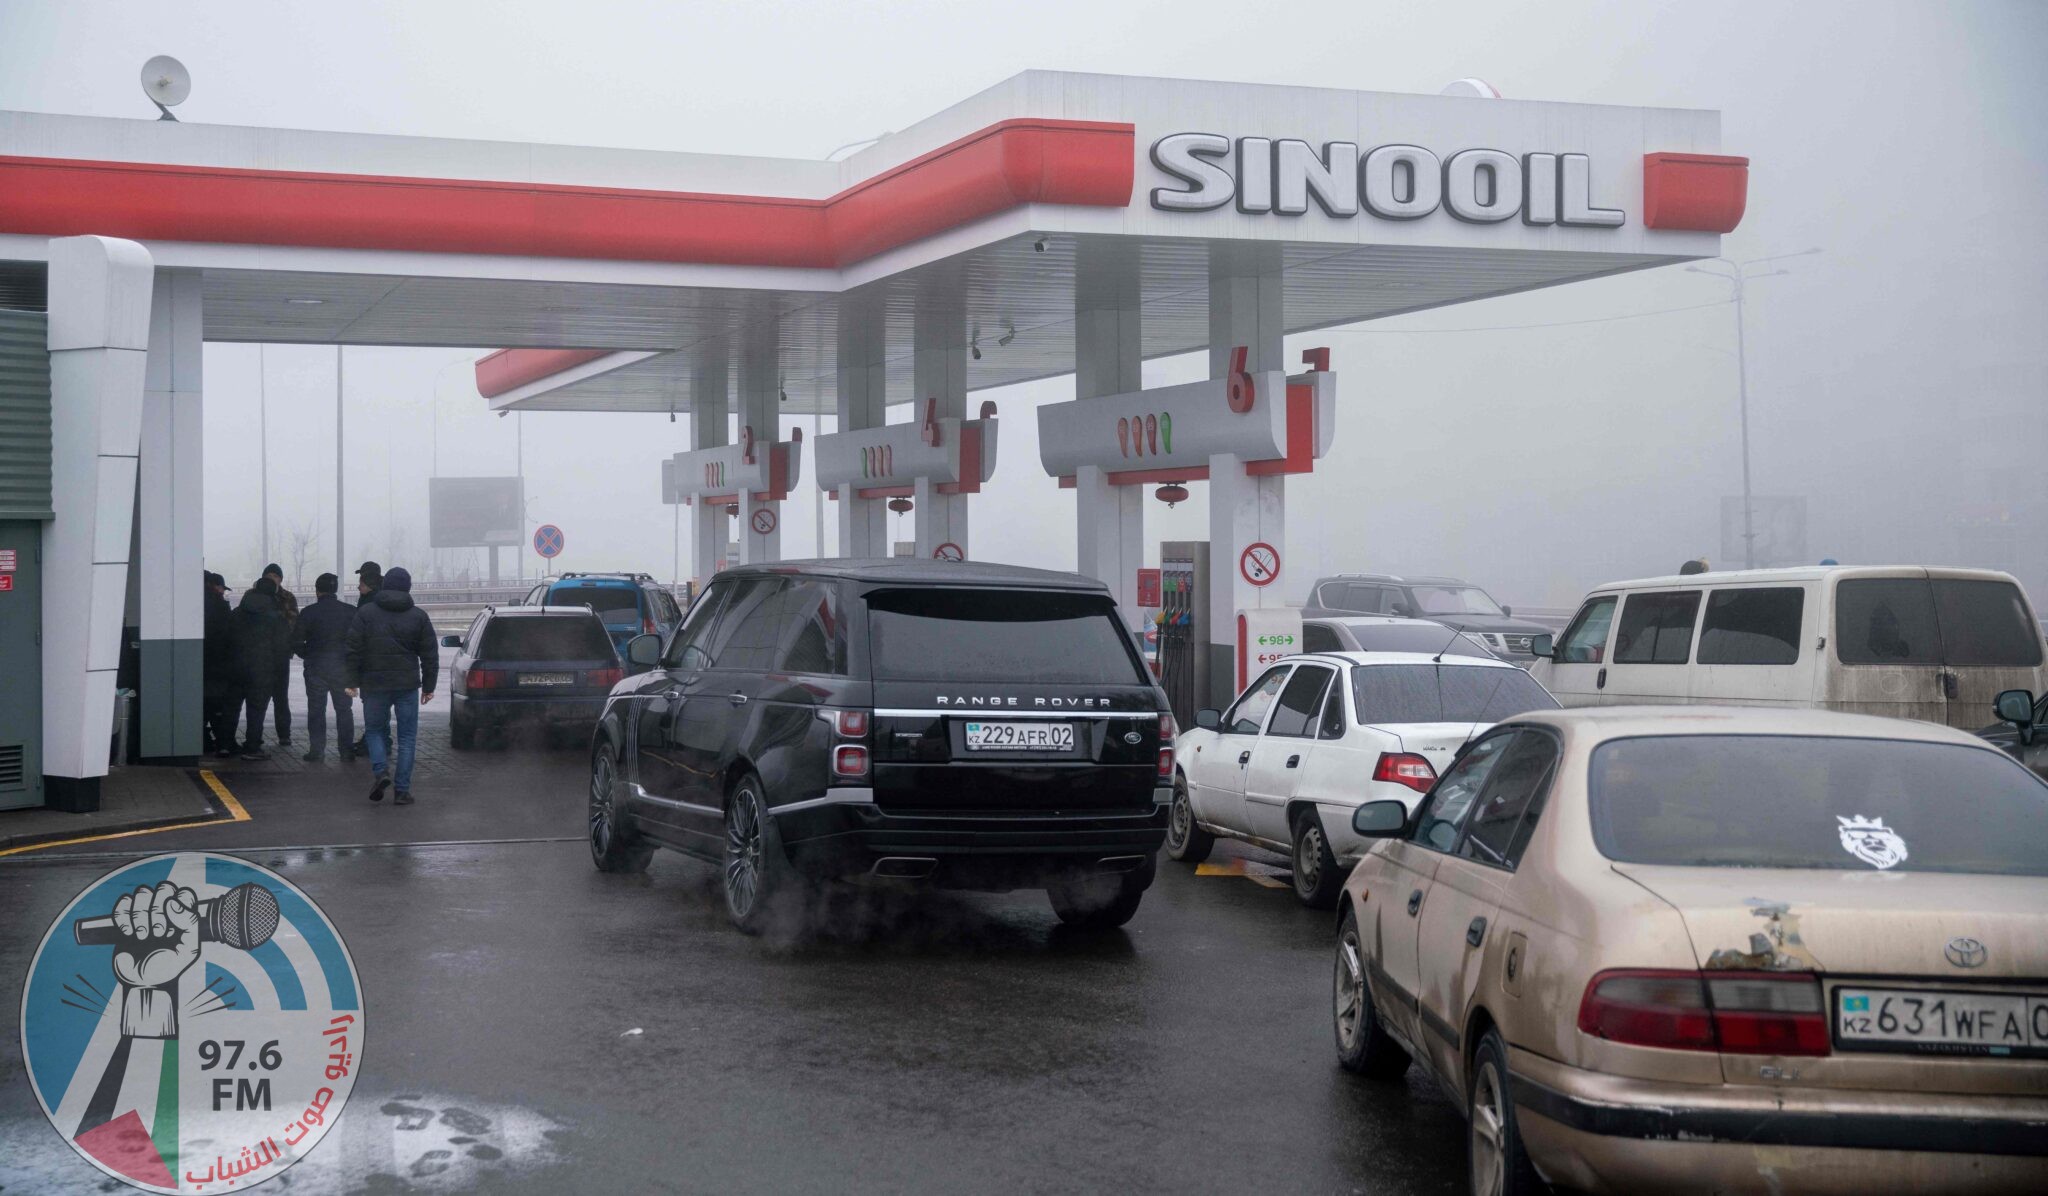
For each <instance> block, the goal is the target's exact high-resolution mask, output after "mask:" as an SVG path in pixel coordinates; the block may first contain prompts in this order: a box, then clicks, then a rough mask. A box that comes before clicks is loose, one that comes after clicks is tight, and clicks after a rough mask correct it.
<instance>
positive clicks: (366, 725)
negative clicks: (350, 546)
mask: <svg viewBox="0 0 2048 1196" xmlns="http://www.w3.org/2000/svg"><path fill="white" fill-rule="evenodd" d="M383 588H384V567H383V566H382V565H379V564H378V563H377V562H375V561H364V562H363V563H362V564H360V565H357V566H356V606H357V607H365V606H368V605H370V599H372V598H375V597H376V596H377V591H378V590H381V589H383ZM385 734H387V735H388V734H390V729H389V725H388V724H387V725H386V729H385ZM369 735H370V720H369V719H367V718H365V719H364V720H363V734H362V738H359V739H357V740H356V746H355V754H356V755H358V756H366V755H368V754H369V751H370V740H369Z"/></svg>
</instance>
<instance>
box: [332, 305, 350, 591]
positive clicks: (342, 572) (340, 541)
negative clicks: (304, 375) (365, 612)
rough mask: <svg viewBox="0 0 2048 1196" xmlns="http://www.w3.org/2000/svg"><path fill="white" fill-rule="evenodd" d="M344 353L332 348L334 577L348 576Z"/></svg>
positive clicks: (335, 347)
mask: <svg viewBox="0 0 2048 1196" xmlns="http://www.w3.org/2000/svg"><path fill="white" fill-rule="evenodd" d="M344 351H345V350H344V349H343V347H342V346H340V345H336V346H334V575H335V576H336V577H347V576H348V550H347V549H346V548H344V547H343V545H344V544H346V543H347V536H346V535H345V534H344V533H345V532H346V530H347V525H346V524H345V523H344V522H343V520H342V514H341V513H342V498H343V495H344V490H343V487H342V482H341V480H342V479H343V478H345V477H347V476H348V470H347V467H346V462H345V458H344V456H343V454H342V447H341V446H342V439H341V434H342V427H343V422H342V407H343V405H344V404H343V403H342V394H343V391H342V381H343V375H342V365H341V357H342V353H343V352H344Z"/></svg>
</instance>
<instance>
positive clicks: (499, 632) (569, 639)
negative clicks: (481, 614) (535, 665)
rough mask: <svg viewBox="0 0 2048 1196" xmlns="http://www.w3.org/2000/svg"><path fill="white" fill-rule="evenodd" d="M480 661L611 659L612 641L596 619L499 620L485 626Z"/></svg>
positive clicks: (477, 655)
mask: <svg viewBox="0 0 2048 1196" xmlns="http://www.w3.org/2000/svg"><path fill="white" fill-rule="evenodd" d="M474 654H475V655H476V657H477V658H478V659H480V660H609V659H611V658H612V656H613V655H614V653H613V651H612V641H611V638H610V637H609V636H607V635H605V633H604V628H602V627H600V626H598V624H597V621H596V620H595V619H589V618H584V617H582V616H577V617H575V618H553V617H546V618H538V619H535V618H510V619H506V618H499V619H492V620H491V621H490V622H488V623H486V624H484V642H483V643H482V644H481V645H479V646H478V647H477V648H476V649H475V653H474Z"/></svg>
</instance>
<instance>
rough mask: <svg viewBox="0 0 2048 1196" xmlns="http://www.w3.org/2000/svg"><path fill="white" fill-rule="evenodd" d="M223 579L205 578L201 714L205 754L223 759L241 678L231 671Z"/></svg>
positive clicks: (230, 616) (230, 742)
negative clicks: (204, 637) (204, 633)
mask: <svg viewBox="0 0 2048 1196" xmlns="http://www.w3.org/2000/svg"><path fill="white" fill-rule="evenodd" d="M227 593H228V583H227V579H226V578H224V577H222V576H221V575H220V574H218V573H211V572H209V573H208V574H207V575H206V606H205V609H206V640H205V650H204V658H205V662H206V670H205V695H206V696H205V706H204V708H203V710H202V712H201V714H202V718H203V722H204V726H205V731H206V750H207V751H209V752H212V753H213V754H214V755H216V756H219V757H221V758H222V759H226V758H227V757H229V756H232V755H234V754H235V723H236V721H237V716H238V715H240V714H241V712H242V683H241V675H240V673H239V672H238V671H237V670H236V667H235V608H234V607H232V606H229V605H228V598H227Z"/></svg>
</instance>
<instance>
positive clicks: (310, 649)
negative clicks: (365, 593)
mask: <svg viewBox="0 0 2048 1196" xmlns="http://www.w3.org/2000/svg"><path fill="white" fill-rule="evenodd" d="M340 589H341V579H340V578H338V577H336V576H335V575H334V574H332V573H322V574H321V575H320V576H319V577H317V578H315V579H313V595H314V597H313V605H311V606H309V607H307V608H306V609H304V610H302V611H300V612H299V619H298V622H297V623H296V624H294V625H293V627H292V653H293V655H295V656H297V657H298V658H299V659H301V660H303V661H305V662H306V674H305V684H306V745H307V746H306V755H305V760H306V761H307V762H308V763H315V764H317V763H318V762H319V761H320V759H321V757H323V756H325V755H326V754H327V708H328V707H329V706H332V707H334V736H335V738H334V742H335V745H336V752H337V754H338V755H339V756H340V757H341V762H342V763H343V764H347V763H348V762H349V761H351V760H353V759H355V749H354V742H355V736H356V726H355V722H356V720H355V710H354V708H353V707H352V706H351V705H350V703H349V697H348V690H347V688H346V686H345V685H344V682H345V681H346V680H347V672H348V629H349V625H350V624H351V623H353V622H355V617H356V608H355V607H353V606H350V605H349V604H348V603H346V602H343V601H342V600H341V597H340V595H339V594H338V593H337V591H339V590H340Z"/></svg>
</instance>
